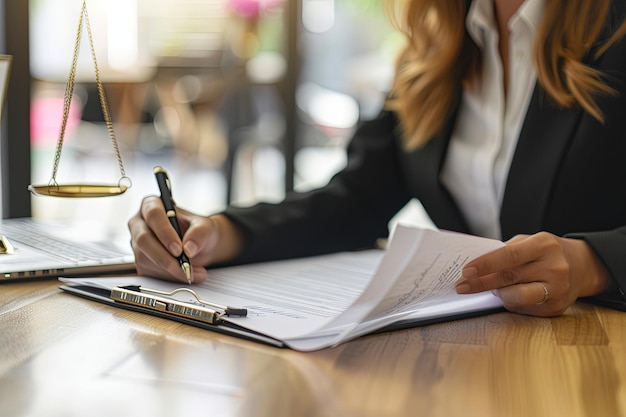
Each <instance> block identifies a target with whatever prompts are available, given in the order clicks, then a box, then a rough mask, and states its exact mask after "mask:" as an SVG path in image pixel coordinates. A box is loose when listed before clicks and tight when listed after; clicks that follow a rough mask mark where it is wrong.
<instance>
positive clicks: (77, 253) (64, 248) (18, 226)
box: [2, 222, 128, 262]
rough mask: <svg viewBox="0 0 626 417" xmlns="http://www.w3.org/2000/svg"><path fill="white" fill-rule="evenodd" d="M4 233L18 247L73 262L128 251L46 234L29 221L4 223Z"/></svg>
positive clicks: (110, 256) (115, 256)
mask: <svg viewBox="0 0 626 417" xmlns="http://www.w3.org/2000/svg"><path fill="white" fill-rule="evenodd" d="M2 233H3V234H5V235H6V236H7V237H8V238H9V239H10V241H11V242H12V243H13V245H14V246H15V247H16V249H18V250H19V244H23V245H28V246H31V247H35V248H37V249H39V250H41V251H44V252H46V253H49V254H51V255H53V256H56V257H58V258H60V259H65V260H68V261H72V262H81V261H89V260H93V259H104V258H120V257H123V256H127V255H128V253H124V252H122V251H113V250H108V249H105V248H100V247H97V246H84V245H82V244H79V243H76V244H74V243H73V242H69V241H65V240H61V239H58V238H56V237H54V236H51V235H48V234H44V233H42V232H41V230H39V227H38V226H36V225H33V224H29V223H27V222H20V223H14V224H6V223H3V224H2Z"/></svg>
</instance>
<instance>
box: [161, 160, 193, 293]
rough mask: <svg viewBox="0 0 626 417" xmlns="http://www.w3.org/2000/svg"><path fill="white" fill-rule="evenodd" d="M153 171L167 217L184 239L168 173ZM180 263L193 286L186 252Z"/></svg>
mask: <svg viewBox="0 0 626 417" xmlns="http://www.w3.org/2000/svg"><path fill="white" fill-rule="evenodd" d="M152 171H153V172H154V176H155V177H156V180H157V184H158V185H159V192H160V194H161V201H162V202H163V206H164V207H165V214H166V215H167V218H168V219H169V221H170V224H171V225H172V227H173V228H174V230H176V233H177V234H178V237H180V238H181V239H182V237H183V233H182V231H181V230H180V225H179V224H178V219H177V218H176V207H175V206H176V205H175V203H174V198H173V197H172V186H171V183H170V179H169V177H168V176H167V171H165V170H164V169H163V168H161V167H159V166H156V167H154V169H153V170H152ZM178 263H180V267H181V268H182V269H183V272H184V273H185V276H186V277H187V282H188V283H189V284H191V265H190V264H189V258H187V255H185V251H183V252H182V253H181V254H180V256H179V257H178Z"/></svg>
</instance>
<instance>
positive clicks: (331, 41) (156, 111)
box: [2, 0, 400, 228]
mask: <svg viewBox="0 0 626 417" xmlns="http://www.w3.org/2000/svg"><path fill="white" fill-rule="evenodd" d="M11 1H12V0H4V11H5V17H4V19H5V20H6V26H5V27H6V30H5V31H4V33H5V35H4V36H5V39H4V42H5V44H6V45H8V46H11V45H15V44H16V42H17V40H13V39H11V37H12V36H19V34H18V33H15V32H17V31H19V30H20V29H19V28H17V29H13V30H11V22H10V21H9V20H8V19H10V17H7V12H6V11H7V8H8V9H11V7H17V6H14V5H11V4H10V3H11ZM381 1H383V0H88V1H87V8H88V16H89V21H90V24H91V25H90V26H91V31H92V34H93V42H94V45H95V51H96V57H97V63H98V67H99V72H100V78H101V80H102V82H103V85H104V90H105V94H106V97H107V99H108V104H109V109H110V113H111V117H112V120H113V126H114V131H115V136H116V138H117V142H118V143H119V147H120V151H121V156H122V160H123V164H124V168H125V170H126V175H127V176H128V177H129V178H130V179H131V180H132V187H131V188H130V190H129V191H127V192H126V193H125V194H123V195H121V196H118V197H112V198H104V199H75V200H69V199H58V198H52V197H30V196H28V197H27V198H29V199H30V202H29V203H30V211H31V213H32V215H33V216H35V217H40V218H66V219H67V218H71V219H81V218H90V219H94V218H97V219H99V220H102V221H103V222H106V223H108V224H113V225H116V226H117V227H119V228H125V227H126V221H127V220H128V218H129V217H130V216H131V215H132V214H134V213H135V212H136V210H137V209H138V207H139V204H140V202H141V199H142V198H143V197H145V196H146V195H150V194H156V193H157V186H156V182H155V180H154V177H153V175H152V168H153V167H154V166H155V165H160V166H162V167H164V168H165V169H167V170H168V171H169V172H170V177H171V181H172V185H173V192H174V196H175V197H176V200H177V203H178V205H179V206H180V207H184V208H185V209H188V210H191V211H194V212H197V213H200V214H209V213H213V212H216V211H219V210H221V209H223V208H224V207H225V206H226V204H228V203H233V204H238V205H250V204H254V203H255V202H257V201H260V200H263V201H278V200H280V199H282V198H283V197H284V195H285V192H287V191H289V190H291V189H296V190H306V189H310V188H312V187H318V186H321V185H323V184H325V183H326V182H327V181H328V180H329V178H330V177H331V176H332V174H334V173H335V172H336V171H337V170H339V169H341V168H342V167H343V166H344V164H345V145H346V143H347V141H348V139H349V138H350V136H351V134H352V132H353V131H354V128H355V126H356V125H357V123H358V122H359V121H360V120H365V119H369V118H372V117H375V116H376V114H377V113H378V112H379V111H380V109H381V106H382V104H383V100H384V96H385V93H386V91H387V89H388V87H389V83H390V80H391V77H392V72H393V63H394V59H395V54H396V51H397V50H398V48H399V43H400V39H399V38H398V36H397V35H395V34H394V33H393V32H392V30H391V28H390V26H389V25H388V23H387V22H386V20H385V17H384V16H383V12H382V6H381ZM81 6H82V0H30V1H29V2H28V11H27V13H28V29H27V34H28V38H29V40H28V49H27V52H28V57H27V62H28V69H29V75H28V80H29V83H30V93H29V94H28V97H29V103H28V113H29V114H28V120H29V126H28V132H29V138H30V140H29V144H28V147H29V151H30V168H29V171H30V178H29V179H27V181H28V183H32V184H47V183H48V182H49V181H50V178H51V174H52V167H53V161H54V155H55V148H56V144H57V140H58V137H59V131H60V126H61V121H62V119H63V103H64V92H65V88H66V84H67V78H68V74H69V70H70V67H71V63H72V55H73V51H74V44H75V40H76V35H77V30H78V21H79V17H80V11H81ZM9 13H13V12H12V11H11V10H9ZM20 27H21V26H20ZM13 48H15V47H13ZM9 49H10V48H9ZM23 49H24V48H21V49H20V50H15V49H14V50H13V51H11V50H9V51H8V52H9V53H11V54H13V55H14V59H16V60H17V61H18V62H17V63H16V64H17V65H14V68H13V71H14V72H15V71H16V69H18V70H19V66H20V64H19V63H20V62H24V59H25V58H24V57H21V56H19V55H20V54H21V53H23ZM5 50H7V48H5ZM18 78H19V76H18ZM13 81H15V76H13V77H12V81H11V86H12V87H13ZM16 82H17V81H16ZM14 97H16V96H15V94H13V95H9V101H8V103H7V112H6V117H4V119H5V120H3V124H6V123H12V122H15V120H16V119H12V118H11V111H12V110H14V112H17V110H15V109H16V108H17V105H16V104H14V102H15V101H16V99H15V98H14ZM14 114H15V113H14ZM7 119H8V122H7ZM8 131H9V133H8V134H9V136H10V132H12V131H13V132H14V131H15V130H12V129H11V128H9V129H8ZM6 136H7V129H6V128H5V129H4V131H3V142H4V141H6V140H7V139H6ZM2 149H3V152H4V153H5V154H3V155H2V163H3V164H9V165H10V164H11V163H12V160H11V158H12V156H11V155H6V153H7V152H9V151H10V149H11V148H7V146H3V148H2ZM7 149H9V151H8V150H7ZM7 161H8V162H7ZM13 172H14V171H13ZM3 173H4V174H3V175H5V176H6V175H10V174H11V173H8V174H7V167H6V166H5V167H3ZM119 178H120V172H119V169H118V163H117V160H116V157H115V153H114V151H113V147H112V144H111V140H110V138H109V133H108V131H107V129H106V125H105V123H104V118H103V115H102V110H101V106H100V102H99V99H98V91H97V86H96V83H95V75H94V63H93V58H92V56H91V51H90V48H89V43H88V36H87V31H86V26H85V25H83V33H82V37H81V41H80V53H79V58H78V61H77V73H76V87H75V90H74V95H73V97H72V102H71V107H70V112H69V115H68V123H67V131H66V134H65V140H64V145H63V150H62V154H61V159H60V163H59V169H58V173H57V181H58V182H59V183H61V184H62V183H76V182H92V183H117V181H118V180H119ZM13 180H14V179H12V180H11V181H13ZM8 186H9V185H7V179H6V178H5V179H4V181H3V187H8ZM23 192H24V193H27V191H26V189H24V190H23ZM3 195H4V196H5V198H15V197H7V193H3ZM12 195H13V196H14V195H15V194H12ZM24 197H25V198H26V196H24ZM20 198H21V197H20ZM7 207H8V208H7ZM3 208H4V212H3V213H2V215H3V217H15V215H14V214H13V213H14V212H15V209H11V206H10V205H7V202H6V201H3ZM11 210H13V213H12V212H11Z"/></svg>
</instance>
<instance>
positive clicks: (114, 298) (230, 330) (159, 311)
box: [59, 284, 285, 348]
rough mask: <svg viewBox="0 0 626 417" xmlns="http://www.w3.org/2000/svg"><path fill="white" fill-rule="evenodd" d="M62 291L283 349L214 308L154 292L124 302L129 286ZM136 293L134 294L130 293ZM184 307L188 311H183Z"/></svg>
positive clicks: (75, 286) (277, 342) (72, 287)
mask: <svg viewBox="0 0 626 417" xmlns="http://www.w3.org/2000/svg"><path fill="white" fill-rule="evenodd" d="M59 288H60V289H61V290H63V291H64V292H67V293H69V294H73V295H76V296H79V297H82V298H86V299H88V300H92V301H97V302H100V303H104V304H108V305H110V306H113V307H117V308H122V309H125V310H129V311H135V312H139V313H143V314H149V315H151V316H156V317H160V318H164V319H167V320H173V321H176V322H179V323H183V324H187V325H190V326H194V327H198V328H201V329H205V330H210V331H213V332H217V333H222V334H227V335H230V336H236V337H239V338H242V339H245V340H250V341H253V342H259V343H263V344H266V345H270V346H274V347H279V348H283V347H285V344H284V343H283V342H282V341H280V340H277V339H274V338H271V337H268V336H266V335H264V334H261V333H258V332H255V331H253V330H249V329H246V328H243V327H241V326H237V325H236V324H234V323H231V322H229V321H225V320H222V315H223V313H220V312H218V311H215V310H211V309H208V308H207V306H204V305H195V304H189V303H184V302H180V301H178V300H174V299H171V298H170V299H165V298H164V297H161V296H159V295H157V294H149V293H144V292H141V293H140V294H141V296H143V297H144V298H146V300H147V301H145V302H144V301H139V300H137V298H136V297H131V298H130V299H128V300H127V301H123V300H122V298H123V295H124V294H125V295H129V292H132V290H129V289H128V288H123V287H117V289H114V290H108V289H106V288H99V287H93V286H89V285H81V284H68V285H61V286H59ZM130 295H136V294H130ZM148 301H155V303H156V302H160V303H163V302H167V303H170V304H172V305H174V306H178V307H181V309H176V308H174V309H169V310H168V309H167V308H163V305H162V304H160V305H159V304H154V305H150V303H149V302H148ZM182 308H187V309H188V310H183V309H182Z"/></svg>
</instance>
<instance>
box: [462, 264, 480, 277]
mask: <svg viewBox="0 0 626 417" xmlns="http://www.w3.org/2000/svg"><path fill="white" fill-rule="evenodd" d="M461 274H462V275H463V278H472V277H475V276H476V275H478V269H476V267H475V266H468V267H467V268H463V271H461Z"/></svg>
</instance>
